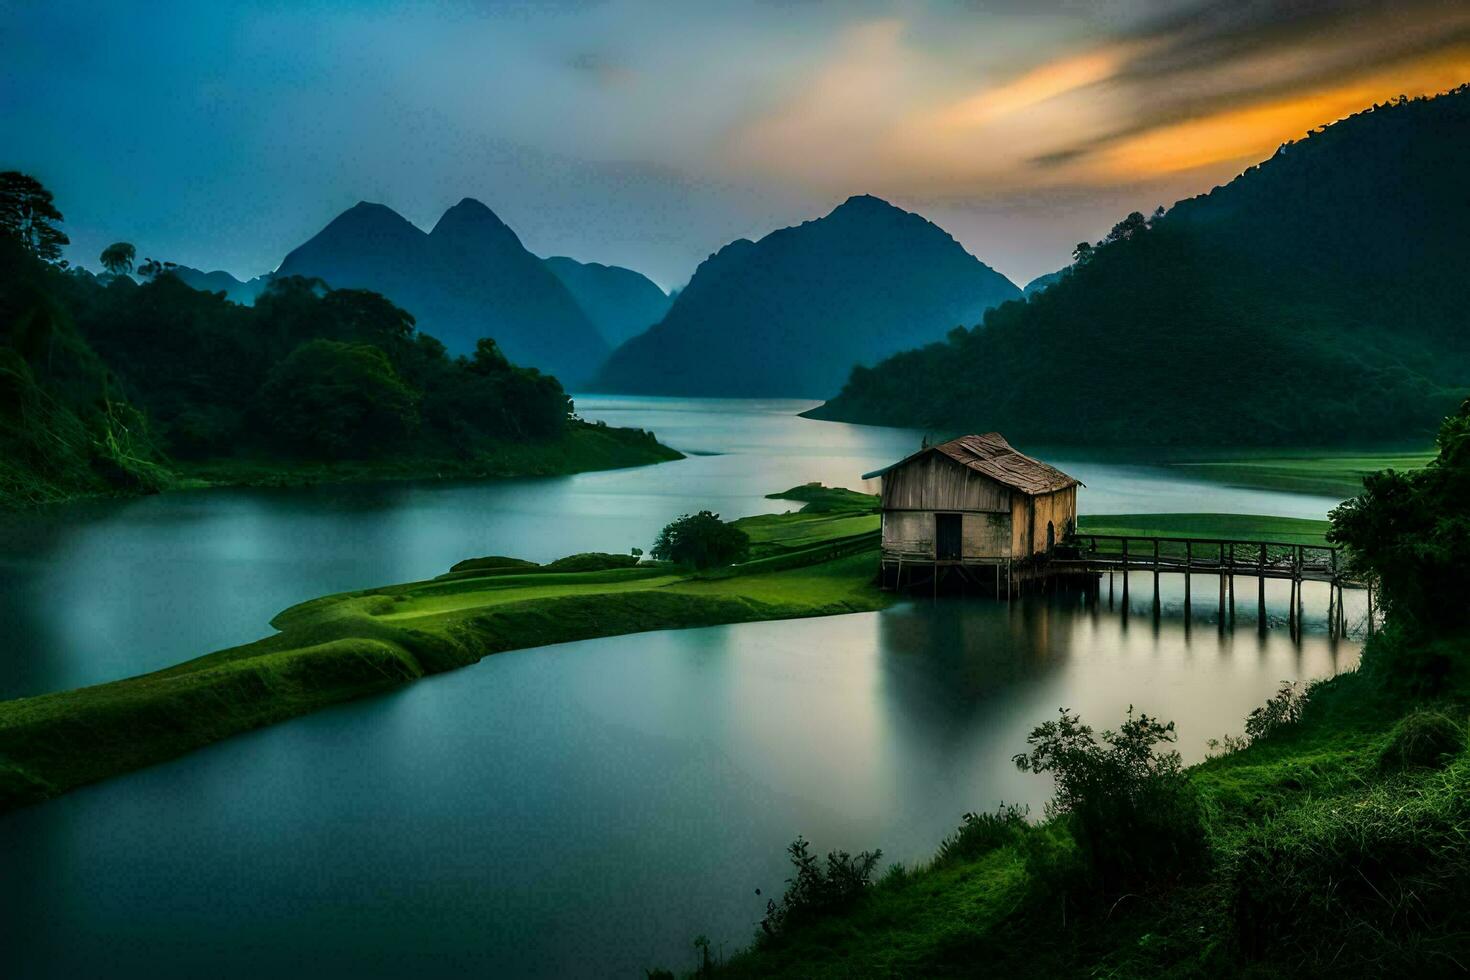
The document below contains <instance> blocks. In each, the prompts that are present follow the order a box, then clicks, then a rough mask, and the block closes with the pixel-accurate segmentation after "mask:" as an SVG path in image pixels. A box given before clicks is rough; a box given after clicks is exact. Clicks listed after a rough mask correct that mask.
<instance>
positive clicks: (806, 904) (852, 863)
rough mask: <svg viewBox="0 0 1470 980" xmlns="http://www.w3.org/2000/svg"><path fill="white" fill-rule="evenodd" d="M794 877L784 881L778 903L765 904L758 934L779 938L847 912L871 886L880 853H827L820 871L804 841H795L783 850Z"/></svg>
mask: <svg viewBox="0 0 1470 980" xmlns="http://www.w3.org/2000/svg"><path fill="white" fill-rule="evenodd" d="M786 853H787V854H788V855H790V858H791V864H792V866H794V867H795V868H796V874H795V875H794V876H793V877H791V878H787V879H786V892H785V894H783V895H782V896H781V901H780V902H777V901H776V900H775V899H771V900H769V901H767V902H766V914H765V917H764V918H763V919H761V930H762V932H763V933H764V934H765V935H766V936H767V937H776V936H780V935H781V934H782V933H784V932H786V931H787V930H788V929H791V928H793V927H795V926H798V925H800V924H801V923H803V922H807V921H810V920H811V919H814V918H817V917H819V916H822V915H826V914H830V913H832V912H837V911H841V910H843V909H846V908H849V907H850V906H851V905H852V904H853V903H854V902H856V901H857V900H858V899H859V898H861V897H862V895H863V894H864V892H866V891H867V890H868V888H869V887H871V886H872V884H873V869H874V868H876V867H877V866H878V861H879V860H880V859H881V858H882V857H883V852H882V851H862V852H860V853H859V854H856V855H853V854H849V853H848V852H847V851H830V852H828V854H827V863H826V867H825V868H824V867H823V866H822V865H821V864H819V863H818V861H817V856H816V855H815V854H812V853H811V850H810V845H809V844H808V843H807V841H806V839H805V838H802V837H798V838H796V840H794V841H792V842H791V845H790V846H789V847H787V848H786Z"/></svg>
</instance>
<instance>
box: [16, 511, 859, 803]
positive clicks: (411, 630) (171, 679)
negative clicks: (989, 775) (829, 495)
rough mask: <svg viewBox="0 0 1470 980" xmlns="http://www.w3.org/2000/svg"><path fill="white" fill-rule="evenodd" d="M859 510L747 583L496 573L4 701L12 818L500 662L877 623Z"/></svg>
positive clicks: (314, 608)
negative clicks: (548, 653) (650, 633)
mask: <svg viewBox="0 0 1470 980" xmlns="http://www.w3.org/2000/svg"><path fill="white" fill-rule="evenodd" d="M807 506H808V507H812V506H817V507H818V508H819V509H820V508H821V504H820V503H816V504H813V503H809V504H808V505H807ZM867 506H871V503H869V504H868V505H867ZM856 509H857V505H853V504H852V502H851V501H848V502H847V505H844V506H838V507H835V508H831V509H830V510H829V511H828V512H827V513H817V514H813V513H808V512H803V513H797V514H792V515H787V516H784V517H774V518H773V517H762V518H758V519H754V523H753V524H752V525H751V526H752V527H758V528H759V529H760V535H761V537H762V539H763V547H762V549H759V550H758V554H760V555H761V557H759V558H758V559H757V560H754V561H751V562H749V563H747V564H746V565H744V566H741V567H739V568H737V569H725V570H721V571H719V572H715V573H706V574H698V573H690V572H687V571H683V570H680V569H675V568H671V567H669V566H655V567H633V568H615V569H610V570H604V571H587V572H574V573H567V572H560V571H556V570H548V569H542V568H533V569H529V570H524V569H512V570H509V572H507V570H505V569H497V570H490V571H487V572H486V573H484V574H476V573H473V572H469V573H466V572H460V573H455V574H450V575H445V576H442V577H440V578H438V579H434V580H431V581H428V582H416V583H409V584H406V585H399V586H390V587H388V588H382V589H370V590H367V591H363V592H354V593H347V594H343V595H336V596H327V597H324V598H322V599H316V600H312V601H310V602H306V603H302V604H301V605H298V606H295V607H292V608H291V609H288V610H286V611H284V612H283V613H281V614H280V615H278V616H277V617H276V619H275V620H274V621H273V625H275V626H276V627H277V628H278V629H279V630H280V632H279V633H277V634H276V635H274V636H271V637H268V638H266V639H263V640H259V641H257V642H255V643H250V644H246V645H244V646H239V647H233V648H230V649H227V650H221V651H218V652H216V653H211V654H208V655H206V656H203V657H199V658H197V659H195V660H190V661H187V662H186V663H182V664H179V665H176V666H174V667H170V668H168V669H165V670H161V671H157V672H155V673H152V674H145V675H143V676H140V677H134V678H129V679H127V680H122V681H116V682H113V683H109V684H100V685H96V686H94V687H87V688H81V689H78V690H75V691H65V692H59V693H55V694H47V695H41V696H38V697H32V698H22V699H19V700H15V701H9V702H5V703H3V704H0V809H4V808H6V807H8V806H16V805H21V804H24V803H28V802H34V801H36V800H39V799H44V798H46V797H49V796H54V795H56V794H58V793H61V792H64V791H66V790H67V789H70V788H72V787H74V786H78V785H81V784H84V783H88V782H92V781H95V780H98V779H103V778H106V777H107V776H110V775H114V774H117V773H120V772H125V771H128V770H130V769H135V768H138V767H140V766H144V765H148V764H150V763H153V762H158V761H160V760H163V759H167V758H171V757H173V756H176V755H180V754H182V753H184V752H187V751H189V750H191V749H194V748H197V747H199V746H201V745H206V744H208V743H210V742H213V741H217V740H218V739H221V738H225V737H227V736H229V735H231V734H234V733H237V732H241V731H246V730H248V729H251V728H256V727H259V726H262V725H266V724H270V723H271V722H274V721H279V720H282V719H285V718H289V717H292V716H294V715H299V714H304V713H306V712H308V711H312V710H314V709H316V708H319V707H323V706H325V705H328V704H333V703H336V702H340V701H345V700H348V699H351V698H356V697H361V696H364V695H368V694H372V693H375V692H378V691H383V690H387V689H390V688H392V687H395V686H397V685H399V684H403V683H405V682H407V681H410V680H413V679H415V678H418V677H421V676H423V675H425V674H431V673H437V672H440V671H445V670H451V669H453V668H456V667H462V666H465V665H467V664H471V663H474V662H475V661H477V660H479V659H480V658H482V657H484V656H486V655H487V654H491V653H498V652H501V651H505V650H513V649H517V648H521V647H529V646H540V645H543V644H548V643H559V642H565V641H570V640H580V639H588V638H591V637H597V636H611V635H616V634H621V633H632V632H639V631H643V630H653V629H673V628H680V627H689V626H709V625H716V624H721V623H737V622H750V621H757V620H771V619H786V618H793V617H800V616H823V615H834V614H839V613H847V612H858V611H866V610H873V609H878V608H880V607H882V606H883V605H884V604H885V603H886V601H887V600H886V598H885V597H884V595H883V594H882V593H881V592H879V591H878V590H877V589H876V588H875V587H874V586H873V585H872V584H871V583H872V569H873V555H872V550H873V548H874V546H875V544H876V540H875V536H874V535H873V533H872V532H871V530H866V531H862V530H861V529H860V533H856V534H854V533H852V532H853V530H854V525H853V523H852V522H853V517H854V513H855V510H856ZM783 527H784V528H787V529H788V530H789V532H790V533H789V534H786V535H783V534H782V533H781V528H783Z"/></svg>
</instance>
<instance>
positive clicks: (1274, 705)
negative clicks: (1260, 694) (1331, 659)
mask: <svg viewBox="0 0 1470 980" xmlns="http://www.w3.org/2000/svg"><path fill="white" fill-rule="evenodd" d="M1308 697H1309V693H1308V692H1307V691H1304V690H1302V689H1301V688H1300V687H1299V686H1298V685H1297V684H1294V683H1292V682H1291V681H1282V682H1281V688H1280V690H1278V691H1277V692H1276V693H1275V694H1273V695H1271V697H1269V698H1267V699H1266V703H1265V704H1263V705H1262V706H1261V707H1259V708H1253V709H1251V713H1250V714H1249V715H1247V716H1246V719H1245V737H1246V738H1248V739H1249V740H1250V741H1252V742H1258V741H1260V740H1261V739H1263V738H1270V737H1271V736H1272V735H1274V734H1275V733H1276V732H1278V731H1280V730H1281V729H1282V728H1285V727H1286V726H1288V725H1295V724H1296V723H1297V722H1299V721H1301V720H1302V711H1303V710H1304V709H1305V708H1306V706H1307V698H1308Z"/></svg>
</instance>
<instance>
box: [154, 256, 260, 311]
mask: <svg viewBox="0 0 1470 980" xmlns="http://www.w3.org/2000/svg"><path fill="white" fill-rule="evenodd" d="M169 271H170V272H172V273H173V274H174V275H176V276H178V277H179V278H180V279H182V280H183V282H184V285H186V286H189V287H190V288H192V289H197V290H199V291H201V292H205V293H224V294H225V298H226V299H228V300H229V301H230V302H232V303H239V304H240V305H241V306H250V305H251V304H252V303H254V302H255V298H256V297H257V296H259V295H260V294H261V293H262V292H263V291H264V290H265V287H266V286H267V285H269V284H270V281H271V280H270V276H268V275H265V276H256V277H255V278H254V279H249V280H246V281H245V282H241V281H240V280H239V279H236V278H235V277H234V276H232V275H230V274H229V273H228V272H225V271H224V270H222V269H216V270H215V271H214V272H204V271H202V270H200V269H194V268H190V267H189V266H187V265H180V266H175V267H174V268H172V269H170V270H169Z"/></svg>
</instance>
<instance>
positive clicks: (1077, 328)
mask: <svg viewBox="0 0 1470 980" xmlns="http://www.w3.org/2000/svg"><path fill="white" fill-rule="evenodd" d="M1467 134H1470V87H1462V88H1460V89H1458V90H1456V91H1454V92H1452V93H1449V94H1446V95H1442V96H1439V97H1437V98H1433V99H1415V100H1396V101H1394V102H1391V103H1388V104H1386V105H1382V106H1376V107H1374V108H1373V109H1370V110H1366V111H1364V112H1360V113H1358V114H1356V115H1354V116H1352V117H1349V118H1347V119H1344V120H1342V121H1340V122H1338V123H1335V124H1334V125H1331V126H1327V127H1325V128H1324V129H1319V130H1317V131H1315V132H1313V133H1312V134H1311V135H1310V136H1308V137H1307V138H1305V139H1303V140H1300V141H1298V142H1295V143H1289V144H1287V145H1285V146H1283V147H1281V148H1280V149H1279V150H1278V151H1277V152H1276V153H1275V155H1273V156H1272V157H1271V159H1269V160H1267V161H1265V162H1264V163H1261V164H1260V165H1258V166H1254V167H1251V168H1250V169H1248V170H1247V171H1246V172H1245V173H1243V174H1242V175H1240V176H1239V177H1237V178H1236V179H1235V180H1233V181H1231V182H1230V183H1229V184H1227V185H1225V186H1223V187H1218V188H1216V189H1215V190H1213V191H1212V192H1210V193H1209V194H1205V195H1203V196H1200V197H1196V198H1192V199H1190V200H1187V201H1182V202H1180V203H1179V204H1177V205H1175V206H1174V208H1173V209H1172V210H1170V211H1168V212H1167V213H1166V214H1164V215H1162V216H1156V217H1154V218H1152V219H1149V218H1144V217H1143V216H1142V215H1137V214H1135V215H1131V216H1129V217H1128V218H1126V219H1124V220H1123V221H1121V222H1119V224H1118V225H1117V227H1115V228H1114V230H1113V232H1112V233H1111V234H1110V235H1109V236H1108V237H1107V239H1105V240H1104V241H1103V242H1101V243H1099V244H1098V245H1097V246H1096V247H1094V248H1093V249H1092V251H1091V253H1090V254H1084V256H1083V257H1082V259H1081V260H1080V261H1078V262H1077V263H1075V264H1074V265H1073V266H1072V267H1071V268H1070V270H1069V271H1068V272H1067V274H1066V275H1064V276H1062V277H1061V279H1060V280H1058V281H1056V282H1054V283H1053V284H1051V285H1050V286H1049V287H1048V288H1046V289H1045V290H1042V291H1036V290H1032V289H1028V291H1029V292H1031V296H1030V299H1029V301H1028V302H1025V303H1007V304H1005V305H1003V306H1000V307H998V308H997V309H995V310H992V311H991V312H990V313H989V314H987V316H986V317H985V321H984V325H983V326H982V327H980V328H978V329H976V330H972V331H964V332H961V333H958V334H956V335H954V336H952V337H951V338H949V339H947V340H946V342H945V343H942V344H937V345H931V346H929V347H926V348H922V349H919V350H912V351H908V352H905V353H901V354H899V355H897V356H895V357H893V358H890V359H888V360H886V361H884V362H882V363H880V364H878V365H876V366H874V367H872V368H870V369H868V368H865V369H860V370H858V371H855V372H854V373H853V376H852V378H851V379H850V381H849V383H848V384H847V386H846V387H845V388H844V389H843V390H842V392H841V394H839V395H838V396H837V397H836V398H834V399H832V400H831V401H830V402H828V403H827V404H825V405H823V406H821V407H819V408H818V409H815V410H813V411H812V412H811V413H810V414H811V415H812V416H814V417H817V418H825V419H837V420H843V421H849V422H865V423H872V424H883V425H906V426H918V427H923V428H926V429H930V430H932V431H935V432H936V434H937V433H940V432H951V431H988V430H992V429H998V430H1002V431H1004V432H1006V433H1007V435H1013V436H1017V437H1020V438H1025V439H1027V440H1028V441H1030V442H1032V443H1033V444H1034V443H1036V442H1038V441H1042V442H1045V441H1054V442H1058V443H1072V444H1076V443H1089V444H1090V443H1097V442H1111V443H1131V444H1135V445H1159V444H1169V445H1200V444H1215V445H1226V444H1234V445H1239V444H1245V443H1254V444H1295V445H1319V446H1320V445H1325V444H1329V443H1343V442H1356V443H1358V444H1362V443H1364V442H1366V441H1372V440H1385V441H1386V440H1394V441H1398V442H1402V441H1404V440H1415V441H1421V442H1427V440H1428V438H1429V436H1430V435H1431V434H1432V432H1433V431H1434V429H1435V427H1436V426H1437V425H1438V423H1439V420H1440V419H1441V418H1442V417H1443V416H1444V415H1445V414H1446V413H1447V412H1448V411H1449V410H1450V409H1451V408H1452V407H1453V405H1454V403H1455V401H1456V400H1457V399H1459V398H1462V397H1464V395H1465V393H1466V390H1467V387H1470V312H1467V305H1466V301H1465V283H1466V282H1467V281H1470V250H1467V249H1466V248H1465V241H1464V237H1465V229H1466V228H1467V227H1470V194H1467V193H1466V190H1465V174H1466V173H1470V138H1467ZM677 309H678V306H677V304H676V306H675V310H676V311H677ZM914 346H917V345H914Z"/></svg>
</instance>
